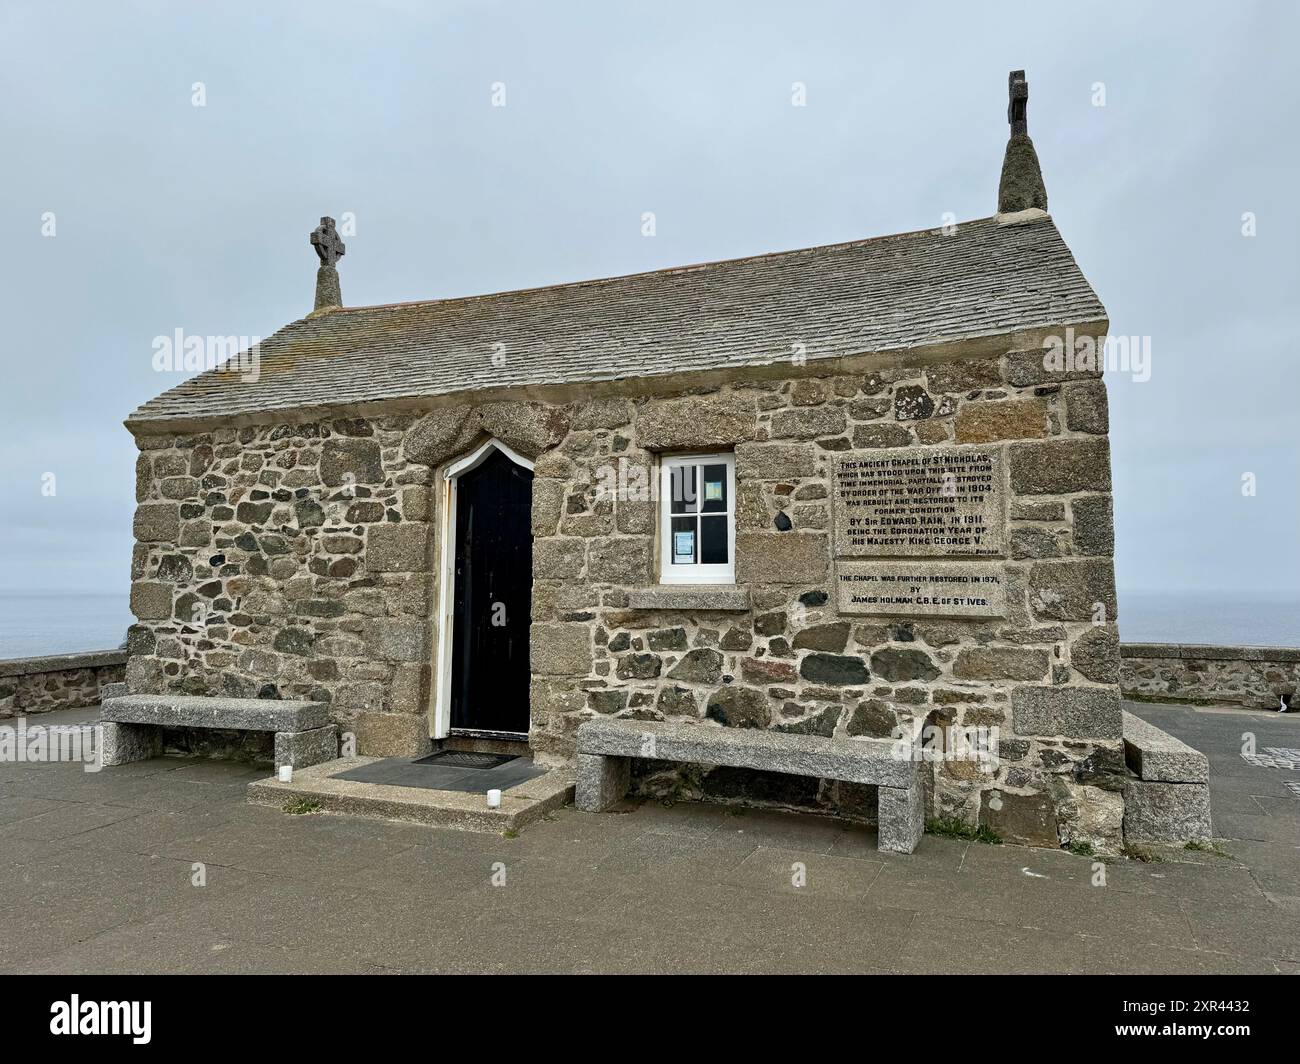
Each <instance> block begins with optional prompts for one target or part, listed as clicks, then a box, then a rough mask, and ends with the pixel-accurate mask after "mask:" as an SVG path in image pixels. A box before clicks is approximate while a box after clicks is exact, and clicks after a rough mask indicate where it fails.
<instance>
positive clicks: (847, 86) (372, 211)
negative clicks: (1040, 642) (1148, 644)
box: [0, 0, 1300, 620]
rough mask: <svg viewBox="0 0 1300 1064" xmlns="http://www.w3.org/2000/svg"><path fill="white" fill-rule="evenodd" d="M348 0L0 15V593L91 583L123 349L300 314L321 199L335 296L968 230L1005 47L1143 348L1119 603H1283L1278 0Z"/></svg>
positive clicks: (111, 470) (121, 438) (1290, 525)
mask: <svg viewBox="0 0 1300 1064" xmlns="http://www.w3.org/2000/svg"><path fill="white" fill-rule="evenodd" d="M364 7H365V8H366V9H365V10H363V5H359V4H356V3H332V2H322V0H312V2H310V3H301V4H299V3H280V2H274V3H268V2H267V0H258V2H256V3H239V2H231V0H223V2H222V3H220V4H202V5H200V4H198V3H189V4H185V3H162V2H155V3H125V2H115V3H111V4H110V3H103V2H85V3H68V2H50V0H38V2H29V3H28V2H21V0H5V3H4V5H3V7H2V8H0V94H2V97H3V101H4V102H3V104H2V105H0V143H2V144H3V146H4V151H5V166H4V176H3V179H2V180H3V182H4V195H3V196H0V219H2V222H3V232H4V235H5V241H4V243H5V247H4V254H3V257H2V258H0V306H2V307H3V310H4V321H5V324H6V329H5V330H4V333H3V348H2V349H0V358H2V359H3V384H2V386H0V507H2V508H3V513H2V515H0V516H2V520H0V591H7V590H18V589H22V590H34V591H44V590H55V589H62V590H73V589H85V590H97V591H108V592H120V593H121V594H122V595H123V596H125V594H126V591H127V587H128V583H129V559H130V551H131V513H132V508H133V506H134V494H133V487H134V474H133V470H134V462H135V456H136V453H137V452H136V449H135V446H134V443H133V442H132V440H131V437H130V436H129V434H128V433H127V431H126V430H125V429H124V428H123V427H122V420H123V418H124V417H126V415H127V414H128V413H130V411H131V410H132V409H134V408H135V407H136V406H137V405H138V404H140V403H141V402H143V401H144V400H146V399H148V398H150V397H152V396H153V395H155V394H157V393H159V392H161V391H163V390H164V389H165V388H167V387H170V386H171V385H172V384H174V383H177V382H178V381H179V380H180V379H181V377H180V376H176V375H170V376H168V375H162V374H159V373H157V372H155V371H154V369H153V368H152V365H151V357H152V348H151V344H152V341H153V338H154V337H155V336H159V335H170V334H172V333H173V332H174V331H175V330H176V329H183V330H184V331H185V332H186V333H192V334H198V335H208V334H216V335H229V334H235V335H245V336H267V335H269V334H270V333H271V332H273V331H275V330H276V329H277V328H279V327H280V326H282V325H284V324H286V323H288V322H289V321H292V320H294V319H296V318H298V317H301V316H302V315H303V314H304V313H306V312H307V311H309V310H310V309H311V302H312V293H313V286H314V277H315V267H316V259H315V256H314V255H313V253H312V250H311V248H310V247H309V246H308V243H307V237H308V234H309V233H310V232H311V230H312V228H313V227H314V226H315V225H316V224H317V220H318V218H319V216H321V215H323V214H332V215H334V216H335V217H336V218H337V217H340V216H341V215H342V214H343V213H344V212H345V211H351V212H354V214H355V217H356V235H355V236H351V237H348V238H347V244H348V253H347V257H346V258H345V259H344V260H343V262H342V265H341V268H340V272H341V275H342V284H343V298H344V302H345V303H347V304H350V305H359V304H367V303H390V302H397V301H401V300H411V299H426V298H437V297H445V296H456V295H464V294H470V293H477V292H488V291H495V290H502V289H509V288H518V287H525V286H533V285H545V284H551V283H555V282H560V281H570V280H580V279H583V278H591V277H600V276H607V275H611V274H619V273H627V272H632V271H637V270H647V269H656V268H660V267H666V266H674V265H680V264H682V263H691V262H700V261H706V260H711V259H720V258H729V257H735V256H740V255H747V254H755V253H760V252H766V251H776V250H783V249H789V248H798V247H807V246H812V245H817V244H823V243H829V242H834V241H842V240H851V239H856V238H861V237H866V236H874V235H879V234H886V233H893V232H899V231H906V230H912V229H918V228H925V227H931V226H937V225H940V224H942V222H943V219H944V215H945V213H946V212H952V213H953V214H954V215H956V217H957V218H958V219H969V218H978V217H984V216H987V215H989V214H991V213H992V212H993V210H994V208H995V205H996V189H997V180H998V172H999V168H1000V166H1001V161H1002V152H1003V148H1004V146H1005V142H1006V133H1007V125H1006V77H1007V71H1008V70H1010V69H1012V68H1021V67H1023V68H1025V69H1026V70H1027V74H1028V78H1029V82H1030V103H1029V129H1030V133H1031V135H1032V136H1033V138H1034V141H1035V143H1036V145H1037V148H1038V153H1039V157H1040V158H1041V160H1042V164H1043V170H1044V177H1045V180H1046V184H1047V190H1048V196H1049V199H1050V207H1051V211H1052V214H1053V216H1054V217H1055V219H1056V222H1057V225H1058V226H1059V227H1060V229H1061V232H1062V233H1063V235H1064V236H1065V239H1066V241H1067V242H1068V243H1069V244H1070V246H1071V248H1072V249H1073V250H1074V253H1075V255H1076V257H1077V258H1078V260H1079V263H1080V265H1081V266H1082V268H1083V271H1084V273H1085V274H1086V275H1087V276H1088V278H1089V280H1090V281H1091V282H1092V284H1093V286H1094V288H1095V289H1096V290H1097V292H1098V294H1099V295H1100V297H1101V299H1102V301H1103V303H1105V305H1106V307H1107V308H1108V310H1109V312H1110V318H1111V330H1112V332H1113V333H1116V334H1122V335H1137V336H1147V337H1150V343H1151V350H1152V373H1151V378H1150V380H1148V381H1146V382H1145V383H1135V382H1134V381H1133V380H1132V379H1131V377H1128V376H1125V375H1122V374H1114V375H1109V376H1108V380H1109V386H1110V394H1111V432H1112V435H1111V443H1112V456H1113V466H1114V482H1115V503H1116V525H1117V534H1118V547H1117V558H1116V562H1117V570H1118V579H1119V584H1120V587H1121V589H1126V590H1133V589H1163V590H1182V589H1204V590H1220V591H1227V592H1229V593H1232V594H1236V593H1250V592H1263V591H1279V590H1284V591H1291V592H1298V591H1300V551H1297V544H1298V543H1300V418H1297V408H1298V406H1300V359H1298V358H1297V343H1296V338H1295V324H1294V316H1295V314H1296V311H1297V302H1298V300H1297V297H1298V294H1300V251H1298V249H1300V224H1298V222H1297V197H1298V195H1300V193H1298V190H1300V181H1298V180H1297V179H1298V178H1300V167H1298V166H1297V160H1298V157H1300V148H1297V137H1296V115H1297V114H1300V79H1298V78H1297V77H1296V76H1295V47H1296V42H1297V40H1300V17H1298V16H1297V10H1300V8H1298V7H1297V5H1295V4H1293V3H1290V2H1270V3H1231V4H1229V3H1226V2H1225V3H1222V4H1189V3H1180V4H1177V5H1174V4H1169V3H1150V4H1140V3H1133V2H1132V0H1125V2H1121V3H1113V4H1112V3H1098V2H1092V3H1088V4H1070V5H1066V4H1059V5H1058V4H1048V3H1034V4H1029V3H1016V4H992V3H969V2H966V0H961V2H955V3H934V4H922V3H916V4H897V3H888V4H885V3H849V2H842V3H828V4H816V3H806V2H800V3H789V2H781V3H756V2H752V0H751V2H745V3H735V4H724V3H713V2H708V0H692V2H690V3H677V2H670V0H654V2H651V3H645V4H639V5H632V4H623V3H619V4H613V3H608V2H604V3H596V2H593V3H588V4H566V3H556V2H548V3H545V4H541V3H509V4H507V3H500V4H493V3H485V2H478V0H476V2H474V3H452V4H433V3H420V2H416V0H389V2H387V3H378V4H371V5H364ZM196 82H201V83H202V86H203V89H202V91H203V92H204V94H205V97H206V99H205V106H202V107H197V106H194V105H193V99H194V94H195V89H194V85H195V83H196ZM496 82H500V83H504V86H505V94H506V96H505V99H506V106H505V107H493V106H492V105H491V104H492V99H491V96H492V91H493V88H492V87H493V83H496ZM795 82H802V83H804V84H805V85H806V86H807V106H805V107H794V106H792V105H791V92H792V85H793V83H795ZM1098 83H1100V84H1101V85H1102V86H1104V106H1097V105H1096V100H1097V98H1098V89H1097V86H1098ZM645 211H653V212H654V213H655V215H656V220H657V234H656V235H655V236H654V237H653V238H647V237H643V236H642V235H641V215H642V213H643V212H645ZM46 212H52V213H53V216H54V225H55V229H54V235H52V236H51V235H44V234H43V232H42V229H43V224H44V223H43V216H45V214H46ZM1246 212H1253V214H1254V216H1255V219H1256V227H1257V228H1256V235H1255V236H1254V237H1246V236H1243V235H1242V226H1243V222H1242V216H1243V214H1244V213H1246ZM44 227H45V228H46V229H48V228H49V227H48V225H47V224H46V225H44ZM47 473H53V474H54V475H55V480H54V485H55V493H54V494H53V495H52V496H50V495H46V494H43V493H42V486H43V484H45V483H48V481H47V480H43V477H44V475H45V474H47ZM1246 473H1252V474H1254V477H1255V482H1256V494H1255V495H1253V496H1246V495H1243V493H1242V477H1243V474H1246ZM1121 614H1122V607H1121ZM1121 620H1122V616H1121Z"/></svg>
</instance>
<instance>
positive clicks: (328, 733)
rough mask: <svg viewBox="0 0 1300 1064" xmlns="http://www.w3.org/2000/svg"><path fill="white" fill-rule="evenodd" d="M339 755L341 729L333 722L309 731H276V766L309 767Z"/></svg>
mask: <svg viewBox="0 0 1300 1064" xmlns="http://www.w3.org/2000/svg"><path fill="white" fill-rule="evenodd" d="M338 756H339V730H338V728H337V727H336V726H335V725H333V724H327V725H325V727H323V728H312V729H310V730H308V731H278V732H276V733H275V767H276V768H279V767H280V766H281V765H289V766H290V767H291V768H307V767H309V766H311V765H319V764H321V763H322V762H325V761H333V760H334V759H335V758H336V757H338Z"/></svg>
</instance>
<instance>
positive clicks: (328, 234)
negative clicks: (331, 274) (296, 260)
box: [311, 218, 347, 266]
mask: <svg viewBox="0 0 1300 1064" xmlns="http://www.w3.org/2000/svg"><path fill="white" fill-rule="evenodd" d="M311 246H312V247H314V248H315V249H316V254H317V255H318V256H319V257H320V261H321V265H322V266H333V265H334V264H335V263H336V262H338V261H339V259H341V258H342V257H343V256H344V255H345V254H347V246H346V245H345V244H344V243H343V241H342V240H340V239H339V234H338V230H337V229H335V228H334V219H333V218H322V219H321V220H320V225H318V226H317V227H316V228H315V229H314V230H313V231H312V234H311Z"/></svg>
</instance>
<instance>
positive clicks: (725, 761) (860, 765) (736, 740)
mask: <svg viewBox="0 0 1300 1064" xmlns="http://www.w3.org/2000/svg"><path fill="white" fill-rule="evenodd" d="M906 749H907V744H905V743H904V744H901V745H900V743H898V742H896V741H895V740H892V739H826V738H823V737H821V736H813V735H790V734H786V733H784V732H772V731H765V730H759V729H747V728H721V727H713V726H710V725H707V724H688V723H663V724H661V723H658V722H649V721H638V720H590V721H587V722H586V723H584V724H583V725H582V726H581V727H580V728H579V729H578V736H577V761H578V764H577V790H576V804H577V807H578V808H579V809H581V810H584V811H586V812H591V813H599V812H602V811H603V810H606V809H608V808H610V806H612V805H614V804H615V803H617V802H618V801H620V800H621V799H622V798H623V796H624V795H626V794H627V790H628V786H629V783H630V775H631V759H632V758H648V759H651V760H657V761H676V762H683V763H687V764H693V765H726V766H729V767H731V768H748V769H755V770H758V771H762V772H783V773H787V774H789V775H794V776H813V777H817V778H818V779H831V780H840V781H842V782H845V783H866V784H874V785H875V786H876V787H878V788H879V793H880V830H879V835H878V841H877V849H880V850H893V851H896V852H898V853H911V852H912V851H913V850H915V849H916V845H917V843H918V842H919V841H920V838H921V835H922V833H923V832H924V831H925V794H924V788H923V775H922V773H923V770H924V768H925V767H926V762H924V761H923V760H921V759H920V758H919V757H915V756H913V757H900V756H899V752H900V750H904V751H905V750H906Z"/></svg>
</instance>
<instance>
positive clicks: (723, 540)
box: [659, 454, 736, 584]
mask: <svg viewBox="0 0 1300 1064" xmlns="http://www.w3.org/2000/svg"><path fill="white" fill-rule="evenodd" d="M735 500H736V459H735V456H734V455H730V454H688V455H673V456H670V457H664V458H663V459H662V460H661V462H660V471H659V542H660V551H659V574H660V577H659V578H660V582H661V583H664V584H731V583H735V580H736V501H735Z"/></svg>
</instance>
